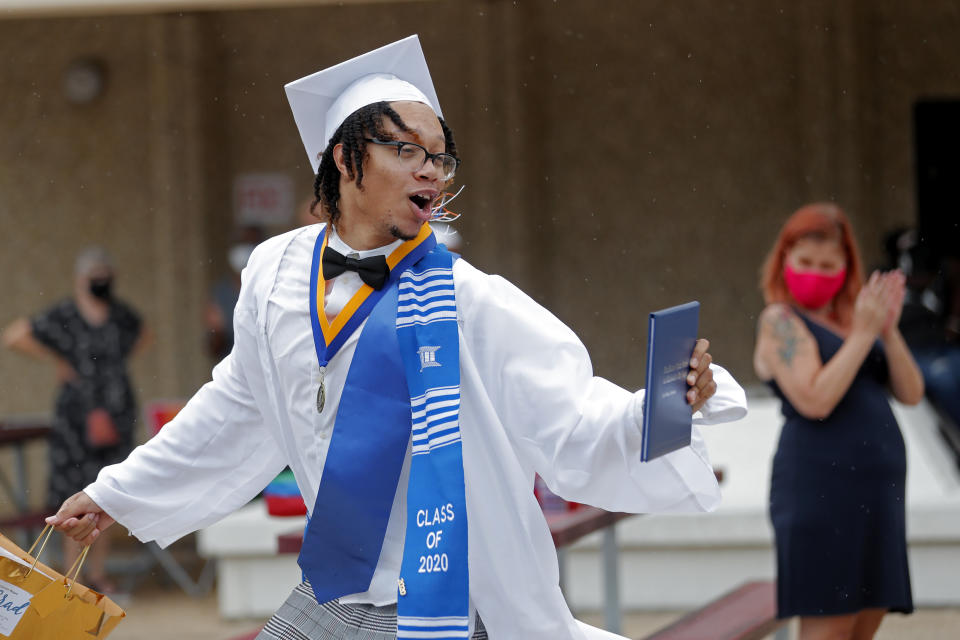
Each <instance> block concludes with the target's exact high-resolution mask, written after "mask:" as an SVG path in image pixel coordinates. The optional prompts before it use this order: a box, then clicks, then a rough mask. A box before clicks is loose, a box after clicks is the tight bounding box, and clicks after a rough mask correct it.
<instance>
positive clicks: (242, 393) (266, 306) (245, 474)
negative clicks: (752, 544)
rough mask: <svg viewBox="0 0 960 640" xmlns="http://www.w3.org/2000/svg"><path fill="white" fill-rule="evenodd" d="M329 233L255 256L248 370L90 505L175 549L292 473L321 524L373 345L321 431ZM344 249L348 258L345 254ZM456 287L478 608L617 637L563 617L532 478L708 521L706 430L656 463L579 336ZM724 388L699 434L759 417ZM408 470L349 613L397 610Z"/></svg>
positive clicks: (333, 380)
mask: <svg viewBox="0 0 960 640" xmlns="http://www.w3.org/2000/svg"><path fill="white" fill-rule="evenodd" d="M322 227H323V225H320V224H316V225H312V226H310V227H305V228H301V229H296V230H294V231H291V232H289V233H286V234H283V235H281V236H277V237H274V238H272V239H270V240H268V241H266V242H265V243H263V244H262V245H260V246H259V247H258V248H257V249H256V251H254V253H253V255H252V256H251V259H250V263H249V265H248V267H247V269H245V270H244V273H243V286H242V290H241V293H240V300H239V302H238V304H237V308H236V311H235V313H234V324H235V329H234V330H235V336H236V338H235V346H234V349H233V352H232V353H231V354H230V355H229V356H228V357H227V358H225V359H224V360H223V361H222V362H221V363H220V364H218V365H217V366H216V368H215V369H214V371H213V380H212V381H211V382H209V383H207V384H206V385H204V386H203V387H202V388H201V389H200V390H199V391H198V392H197V393H196V395H194V397H193V398H192V399H191V400H190V401H189V402H188V403H187V405H186V407H184V409H183V410H182V411H180V413H179V414H178V415H177V417H176V418H175V419H174V420H173V421H172V422H171V423H169V424H167V425H166V426H165V427H164V428H163V430H162V431H161V432H160V434H159V435H158V436H156V437H154V438H153V439H152V440H150V441H149V442H148V443H146V444H145V445H143V446H140V447H138V448H137V449H136V450H134V452H133V453H132V454H131V455H130V457H129V458H127V460H126V461H124V462H122V463H120V464H117V465H113V466H110V467H106V468H104V469H103V470H102V471H101V473H100V475H99V477H98V479H97V481H96V482H95V483H93V484H91V485H90V486H89V487H87V488H86V492H87V493H88V494H89V495H90V497H91V498H92V499H93V500H94V501H95V502H96V503H97V504H98V505H100V506H101V507H102V508H103V509H104V510H105V511H106V512H107V513H109V514H110V515H111V516H112V517H114V518H115V519H116V520H117V522H119V523H120V524H122V525H123V526H125V527H127V528H128V529H129V530H130V532H131V533H133V534H134V535H135V536H136V537H137V538H139V539H140V540H142V541H149V540H156V541H157V542H158V543H159V544H160V545H162V546H165V545H168V544H170V543H171V542H173V541H174V540H176V539H177V538H179V537H181V536H183V535H185V534H187V533H190V532H191V531H194V530H196V529H199V528H201V527H206V526H208V525H210V524H213V523H214V522H216V521H218V520H219V519H221V518H222V517H224V516H225V515H227V514H229V513H231V512H232V511H234V510H236V509H238V508H239V507H241V506H243V505H244V504H246V503H247V502H248V501H249V500H250V499H251V498H253V497H254V496H256V495H257V494H258V493H259V492H260V491H261V490H262V489H263V488H264V486H266V484H267V483H268V482H269V481H270V480H272V479H273V478H274V477H275V476H276V474H277V473H279V472H280V471H281V470H282V469H283V467H284V466H286V465H289V466H290V467H291V468H292V469H293V472H294V474H295V476H296V478H297V483H298V485H299V487H300V490H301V492H302V494H303V498H304V500H305V502H306V503H307V505H308V507H310V508H311V509H312V508H313V506H314V502H315V500H316V494H317V487H318V486H319V484H320V479H321V477H322V474H323V467H324V462H325V460H326V456H327V448H328V445H329V442H330V434H331V432H332V429H333V419H334V417H335V416H336V412H337V408H338V406H339V401H340V390H341V388H342V385H343V382H344V380H345V379H346V375H347V371H348V369H349V365H350V361H351V359H352V357H353V353H354V350H355V348H356V344H357V339H358V337H359V334H360V330H358V331H357V332H356V333H355V334H354V335H353V336H352V337H351V338H350V339H349V340H347V342H346V343H345V344H344V346H343V347H342V348H341V350H340V352H339V353H338V354H337V355H336V357H334V358H333V360H331V362H330V363H329V365H328V366H327V370H326V387H327V399H326V407H325V409H324V411H323V413H322V414H318V413H317V410H316V404H315V399H316V392H317V380H318V378H317V376H318V370H319V367H318V364H317V358H316V353H315V350H314V346H313V338H312V333H311V326H310V314H309V302H308V300H309V278H310V273H309V272H310V257H311V252H312V248H313V244H314V241H315V239H316V238H317V235H318V233H319V232H320V231H321V229H322ZM331 243H332V245H333V246H334V247H335V248H338V249H340V250H341V251H349V248H348V247H346V245H343V244H342V242H341V241H340V240H339V238H335V237H334V238H332V239H331ZM389 249H390V247H386V248H384V249H382V250H380V252H381V253H382V252H383V251H385V250H389ZM376 252H377V251H366V252H359V253H360V254H361V257H366V256H367V255H371V254H373V253H376ZM453 273H454V283H455V287H456V296H457V311H458V322H459V325H460V368H461V380H460V384H461V409H460V430H461V434H462V438H463V466H464V479H465V484H466V503H467V516H468V520H469V527H468V529H469V531H468V533H469V569H470V596H471V607H472V608H475V609H476V610H477V611H478V612H479V613H480V616H481V618H482V619H483V621H484V625H485V626H486V628H487V631H488V633H489V635H490V637H491V638H493V639H494V640H512V639H516V640H538V639H543V640H560V639H564V638H569V639H576V640H583V639H584V638H597V639H599V638H610V637H614V636H611V634H607V633H606V632H602V631H600V630H597V629H593V628H591V627H587V626H586V625H583V624H582V623H579V622H577V621H575V620H574V619H573V617H572V616H571V614H570V611H569V609H568V608H567V605H566V603H565V602H564V599H563V596H562V594H561V592H560V589H559V587H558V580H559V575H558V568H557V558H556V553H555V551H554V548H553V544H552V541H551V538H550V532H549V529H548V527H547V525H546V522H545V520H544V518H543V515H542V512H541V510H540V508H539V505H538V504H537V501H536V499H535V497H534V495H533V491H532V488H533V482H534V475H535V474H540V476H541V477H543V479H544V480H545V481H546V483H547V485H548V486H549V487H550V488H551V489H552V490H553V491H554V492H555V493H557V494H559V495H561V496H563V497H564V498H566V499H568V500H572V501H576V502H581V503H587V504H592V505H595V506H598V507H602V508H604V509H607V510H611V511H624V512H633V513H677V512H695V511H709V510H712V509H714V508H715V507H716V506H717V504H718V503H719V501H720V491H719V487H718V486H717V482H716V479H715V477H714V474H713V469H712V467H711V465H710V462H709V459H708V457H707V452H706V449H705V447H704V443H703V440H702V437H701V435H700V433H699V430H698V428H697V426H696V424H695V426H694V429H693V442H692V444H691V446H689V447H686V448H684V449H681V450H678V451H675V452H673V453H670V454H668V455H666V456H663V457H661V458H659V459H657V460H654V461H652V462H647V463H641V462H640V453H639V452H640V425H641V411H642V399H643V391H638V392H636V393H631V392H629V391H626V390H624V389H622V388H620V387H618V386H616V385H614V384H612V383H611V382H609V381H607V380H604V379H603V378H598V377H595V376H594V375H593V370H592V367H591V364H590V358H589V356H588V355H587V351H586V349H585V348H584V346H583V344H582V343H581V342H580V340H579V339H577V337H576V336H575V335H574V333H573V332H572V331H571V330H570V329H569V328H567V327H566V326H565V325H564V324H563V323H561V322H560V321H559V320H558V319H557V318H555V317H554V316H553V315H552V314H550V312H548V311H547V310H546V309H544V308H543V307H541V306H540V305H538V304H537V303H535V302H534V301H533V300H531V299H530V298H529V297H528V296H526V295H525V294H524V293H523V292H521V291H520V290H519V289H517V288H516V287H514V286H513V285H511V284H510V283H509V282H507V281H506V280H504V279H503V278H501V277H499V276H491V275H487V274H484V273H482V272H480V271H479V270H477V269H476V268H474V267H473V266H471V265H470V264H469V263H467V262H466V261H465V260H463V259H460V260H457V261H456V263H455V264H454V272H453ZM358 286H359V279H357V277H356V275H355V274H352V273H350V272H347V273H345V274H344V275H342V276H339V277H338V278H337V279H336V280H335V281H334V292H333V296H334V297H341V298H342V297H343V295H344V293H345V291H344V288H345V289H346V293H350V292H351V291H352V290H355V289H356V287H358ZM337 287H341V291H339V292H338V291H336V288H337ZM361 330H362V328H361ZM713 370H714V379H715V381H716V382H717V393H716V395H714V396H713V397H712V398H711V399H710V400H709V401H708V402H707V404H706V406H705V407H704V408H703V410H702V411H701V412H700V414H698V415H697V416H696V417H695V420H694V421H695V423H699V424H709V423H716V422H724V421H729V420H736V419H739V418H741V417H742V416H743V415H745V413H746V400H745V397H744V393H743V389H741V388H740V386H739V385H738V384H737V383H736V381H735V380H734V379H733V378H732V376H730V375H729V374H728V373H727V372H726V371H725V370H723V369H722V368H721V367H717V366H714V367H713ZM408 468H409V451H408V454H407V461H406V462H405V464H404V471H403V474H402V477H401V480H400V485H399V487H398V491H397V495H396V498H395V500H394V505H393V510H392V512H391V516H390V522H389V524H388V527H387V533H386V536H385V539H384V547H383V550H382V552H381V557H380V561H379V564H378V567H377V570H376V572H375V574H374V578H373V581H372V583H371V587H370V590H369V591H368V592H366V593H363V594H357V595H354V596H349V597H346V598H343V599H342V601H344V602H371V603H374V604H380V605H382V604H386V603H388V602H394V601H395V600H396V585H397V578H398V576H399V569H400V559H401V555H402V545H403V536H404V528H405V519H406V515H405V514H406V509H405V503H406V501H405V488H406V482H407V478H408ZM312 515H313V517H323V513H317V514H312ZM292 586H293V585H291V587H292Z"/></svg>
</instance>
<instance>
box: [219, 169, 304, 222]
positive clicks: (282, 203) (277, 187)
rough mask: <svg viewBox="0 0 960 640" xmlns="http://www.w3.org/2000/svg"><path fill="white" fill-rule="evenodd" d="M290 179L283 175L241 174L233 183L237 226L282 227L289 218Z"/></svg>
mask: <svg viewBox="0 0 960 640" xmlns="http://www.w3.org/2000/svg"><path fill="white" fill-rule="evenodd" d="M293 209H294V198H293V180H291V179H290V177H289V176H288V175H286V174H285V173H243V174H240V175H238V176H237V177H236V178H234V180H233V212H234V220H236V221H237V224H238V225H260V226H273V225H286V224H289V223H290V221H291V220H292V218H293Z"/></svg>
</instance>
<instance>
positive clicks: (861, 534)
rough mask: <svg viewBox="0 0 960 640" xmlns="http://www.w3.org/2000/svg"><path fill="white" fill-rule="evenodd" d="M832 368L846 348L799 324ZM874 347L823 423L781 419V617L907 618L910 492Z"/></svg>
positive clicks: (777, 513)
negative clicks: (874, 614) (863, 613)
mask: <svg viewBox="0 0 960 640" xmlns="http://www.w3.org/2000/svg"><path fill="white" fill-rule="evenodd" d="M801 318H803V321H804V322H805V323H806V325H807V327H808V328H809V329H810V332H811V333H812V334H813V337H814V338H815V339H816V341H817V346H818V347H819V350H820V358H821V360H822V361H823V362H824V363H826V362H827V361H829V360H830V358H832V357H833V356H834V354H835V353H836V352H837V350H838V349H840V346H841V345H842V344H843V339H842V338H841V337H840V336H838V335H837V334H835V333H833V332H832V331H830V330H829V329H827V328H825V327H823V326H821V325H818V324H816V323H814V322H812V321H811V320H809V319H807V318H805V317H803V316H801ZM888 377H889V373H888V370H887V361H886V357H885V355H884V352H883V349H882V348H881V347H880V344H879V343H877V344H875V345H874V346H873V349H872V350H871V351H870V354H869V355H868V356H867V358H866V359H865V360H864V363H863V366H862V367H861V368H860V371H859V372H858V373H857V376H856V378H855V379H854V381H853V383H852V384H851V385H850V389H849V390H848V391H847V393H846V395H845V396H844V397H843V399H842V400H841V401H840V403H839V404H838V405H837V406H836V408H835V409H834V410H833V413H831V414H830V415H829V416H828V417H827V418H825V419H824V420H810V419H807V418H804V417H803V416H801V415H800V414H799V413H797V411H796V409H794V408H793V406H792V405H791V404H790V402H789V401H788V400H787V399H786V398H785V397H784V395H783V393H782V392H781V391H780V389H779V388H778V387H777V385H776V383H775V382H773V381H771V382H770V385H771V387H773V390H774V392H775V393H776V394H777V396H778V397H779V398H780V400H781V401H782V403H783V405H782V410H783V415H784V418H785V423H784V425H783V430H782V432H781V434H780V443H779V445H778V447H777V453H776V455H775V456H774V458H773V474H772V477H771V482H770V518H771V520H772V521H773V528H774V532H775V534H776V548H777V615H778V617H780V618H788V617H790V616H796V615H799V616H824V615H843V614H849V613H855V612H857V611H860V610H861V609H866V608H880V609H889V610H891V611H900V612H903V613H910V612H911V611H913V598H912V595H911V593H910V573H909V569H908V566H907V540H906V526H905V518H906V512H905V507H904V499H905V496H904V483H905V480H906V471H907V459H906V452H905V449H904V445H903V436H902V435H901V434H900V427H899V426H898V425H897V421H896V418H894V416H893V412H892V411H891V409H890V405H889V403H888V401H887V391H886V386H885V385H886V383H887V380H888Z"/></svg>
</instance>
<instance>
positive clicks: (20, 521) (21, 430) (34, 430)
mask: <svg viewBox="0 0 960 640" xmlns="http://www.w3.org/2000/svg"><path fill="white" fill-rule="evenodd" d="M49 433H50V425H48V424H43V423H40V422H9V421H0V447H12V448H13V469H12V477H10V476H8V475H7V474H8V470H7V469H0V488H2V489H3V493H6V494H7V496H8V497H9V498H10V501H11V502H12V504H13V506H14V507H15V508H16V512H15V513H13V514H10V515H6V516H3V517H0V531H11V530H12V531H18V532H21V535H22V536H23V539H17V540H16V541H17V542H18V543H19V544H21V546H22V544H23V542H24V541H25V538H26V537H27V536H28V533H29V532H30V531H31V530H39V529H42V528H43V526H44V524H45V523H44V518H46V517H47V516H49V515H50V514H49V513H45V512H42V511H31V510H30V509H29V504H28V497H29V491H28V487H27V462H26V453H25V450H24V447H25V445H26V443H28V442H30V441H32V440H43V439H45V438H46V437H47V435H48V434H49Z"/></svg>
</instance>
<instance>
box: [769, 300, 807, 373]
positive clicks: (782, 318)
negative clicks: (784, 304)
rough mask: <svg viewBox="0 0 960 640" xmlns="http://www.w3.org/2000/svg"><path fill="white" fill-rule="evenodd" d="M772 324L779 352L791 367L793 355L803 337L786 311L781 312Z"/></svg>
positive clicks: (784, 361) (785, 362) (781, 357)
mask: <svg viewBox="0 0 960 640" xmlns="http://www.w3.org/2000/svg"><path fill="white" fill-rule="evenodd" d="M770 324H771V327H772V328H773V335H774V337H775V338H776V340H777V343H778V344H777V354H778V355H779V356H780V359H781V360H783V363H784V364H785V365H787V366H788V367H789V366H790V365H791V364H792V363H793V357H794V356H795V355H796V354H797V346H798V345H799V344H800V342H801V340H802V337H801V336H799V335H797V330H796V327H795V326H794V323H793V322H792V320H791V318H790V316H789V315H788V314H786V313H781V314H780V315H779V316H777V318H776V319H774V320H772V321H771V322H770Z"/></svg>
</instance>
